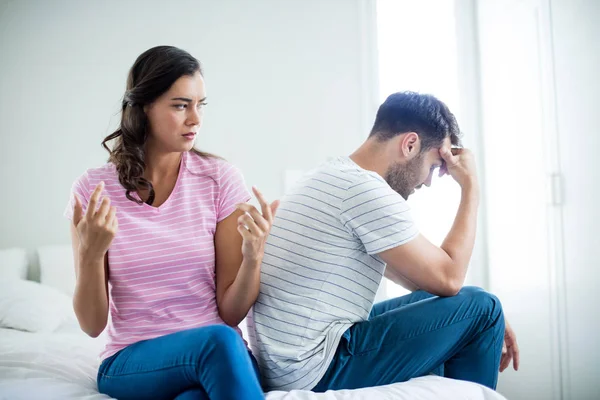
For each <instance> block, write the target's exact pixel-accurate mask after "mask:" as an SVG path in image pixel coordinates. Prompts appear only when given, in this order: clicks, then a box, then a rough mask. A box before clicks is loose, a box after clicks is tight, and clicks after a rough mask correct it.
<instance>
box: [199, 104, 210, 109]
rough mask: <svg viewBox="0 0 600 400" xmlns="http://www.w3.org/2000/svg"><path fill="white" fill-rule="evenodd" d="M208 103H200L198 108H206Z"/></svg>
mask: <svg viewBox="0 0 600 400" xmlns="http://www.w3.org/2000/svg"><path fill="white" fill-rule="evenodd" d="M207 104H208V103H198V109H200V108H204V106H205V105H207Z"/></svg>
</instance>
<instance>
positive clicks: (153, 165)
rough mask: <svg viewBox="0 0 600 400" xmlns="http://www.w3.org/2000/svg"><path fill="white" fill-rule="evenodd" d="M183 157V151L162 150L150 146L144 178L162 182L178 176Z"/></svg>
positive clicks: (147, 152)
mask: <svg viewBox="0 0 600 400" xmlns="http://www.w3.org/2000/svg"><path fill="white" fill-rule="evenodd" d="M181 157H182V153H179V152H168V153H167V152H160V151H155V150H152V149H151V148H150V147H148V148H147V150H146V168H145V170H144V178H146V179H148V180H149V181H150V182H162V181H165V180H168V179H169V178H173V177H174V176H177V174H178V173H179V165H180V163H181Z"/></svg>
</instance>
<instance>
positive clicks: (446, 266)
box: [249, 92, 519, 392]
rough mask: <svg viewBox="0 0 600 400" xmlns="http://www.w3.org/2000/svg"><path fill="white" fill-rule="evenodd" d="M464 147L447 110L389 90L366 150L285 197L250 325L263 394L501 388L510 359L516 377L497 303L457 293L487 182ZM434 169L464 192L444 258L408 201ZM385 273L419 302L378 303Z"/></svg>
mask: <svg viewBox="0 0 600 400" xmlns="http://www.w3.org/2000/svg"><path fill="white" fill-rule="evenodd" d="M458 145H459V128H458V125H457V123H456V119H455V118H454V115H452V113H451V112H450V111H449V110H448V107H447V106H446V105H445V104H444V103H442V102H441V101H439V100H438V99H436V98H435V97H433V96H430V95H422V94H417V93H412V92H405V93H395V94H392V95H391V96H389V97H388V98H387V100H386V101H385V102H384V103H383V104H382V105H381V107H380V108H379V110H378V112H377V117H376V120H375V124H374V126H373V129H372V131H371V134H370V136H369V138H368V139H367V140H366V142H365V143H364V144H363V145H362V146H361V147H360V148H358V150H356V151H355V152H354V153H353V154H352V155H351V156H350V157H340V158H337V159H334V160H332V161H329V162H327V163H325V164H323V165H321V166H320V167H319V168H317V169H315V170H314V171H312V172H310V173H309V174H307V175H306V176H305V177H304V178H303V179H302V180H301V181H300V182H299V183H298V184H297V185H296V186H295V187H294V188H293V189H292V190H291V191H290V192H289V193H287V194H286V195H285V196H284V197H283V199H282V201H281V204H280V207H279V209H278V214H277V217H276V219H275V221H274V224H273V228H272V230H271V233H270V235H269V238H268V240H267V244H266V246H265V255H264V259H263V263H262V267H261V288H260V295H259V297H258V300H257V302H256V304H255V305H254V309H253V314H252V316H251V317H250V318H249V331H250V341H251V345H252V348H253V352H254V354H255V355H256V356H257V358H258V361H259V365H260V369H261V375H262V378H263V385H264V386H265V388H266V389H267V390H292V389H312V390H314V391H317V392H322V391H326V390H329V389H354V388H360V387H367V386H376V385H384V384H389V383H394V382H402V381H406V380H408V379H410V378H413V377H417V376H422V375H426V374H430V373H436V374H441V375H443V376H446V377H450V378H455V379H462V380H468V381H472V382H477V383H480V384H483V385H486V386H488V387H490V388H495V387H496V383H497V379H498V369H499V367H500V368H501V369H504V368H506V367H507V366H508V364H509V363H510V361H511V359H512V358H513V356H514V364H513V365H514V368H515V369H517V368H518V355H519V353H518V348H517V345H516V339H515V337H514V333H512V330H511V329H510V327H509V326H508V325H506V333H505V321H504V317H503V314H502V308H501V304H500V302H499V301H498V299H497V298H496V297H494V296H493V295H491V294H489V293H487V292H485V291H483V290H482V289H479V288H474V287H464V288H463V287H462V286H463V283H464V279H465V275H466V273H467V266H468V263H469V259H470V257H471V253H472V251H473V244H474V241H475V230H476V220H477V208H478V205H479V185H478V180H477V174H476V171H475V163H474V160H473V155H472V153H471V152H470V151H469V150H467V149H459V148H452V147H453V146H458ZM438 168H439V175H440V176H442V175H444V174H449V175H451V176H452V178H454V180H455V181H456V182H457V183H458V184H459V185H460V187H461V189H462V197H461V202H460V206H459V208H458V212H457V215H456V218H455V221H454V225H453V226H452V229H451V230H450V232H449V233H448V236H447V237H446V239H445V240H444V243H443V244H442V246H441V247H437V246H435V245H433V244H432V243H430V242H429V241H428V240H427V239H426V238H424V237H423V236H422V235H420V234H419V232H418V230H417V227H416V226H415V223H414V222H413V219H412V217H411V215H410V210H409V207H408V204H407V203H406V199H407V198H408V196H409V195H410V194H412V193H413V192H414V191H415V189H419V188H421V186H422V185H425V186H429V185H430V184H431V180H432V176H433V174H434V173H435V171H436V170H437V169H438ZM440 201H443V199H440ZM384 273H385V276H386V277H388V278H390V279H392V280H393V281H395V282H397V283H399V284H401V285H403V286H404V287H406V288H408V289H410V290H412V291H414V292H413V293H412V294H409V295H407V296H404V297H400V298H397V299H392V300H388V301H385V302H382V303H379V304H376V305H374V306H373V300H374V297H375V293H376V292H377V288H378V286H379V284H380V282H381V278H382V276H383V275H384ZM505 338H506V346H507V347H506V348H505V350H504V351H503V342H504V339H505Z"/></svg>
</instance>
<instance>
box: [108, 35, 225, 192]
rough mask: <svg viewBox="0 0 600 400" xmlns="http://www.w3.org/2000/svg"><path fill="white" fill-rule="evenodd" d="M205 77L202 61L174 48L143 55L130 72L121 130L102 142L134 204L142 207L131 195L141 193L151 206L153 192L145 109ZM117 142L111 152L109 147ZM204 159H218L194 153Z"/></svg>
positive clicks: (169, 47) (160, 48)
mask: <svg viewBox="0 0 600 400" xmlns="http://www.w3.org/2000/svg"><path fill="white" fill-rule="evenodd" d="M196 72H200V74H202V67H201V65H200V61H198V60H197V59H196V58H194V57H193V56H192V55H191V54H189V53H188V52H187V51H184V50H181V49H178V48H177V47H173V46H157V47H153V48H151V49H149V50H146V51H145V52H144V53H142V54H141V55H140V56H139V57H138V58H137V60H135V63H133V66H132V67H131V69H130V70H129V75H128V77H127V87H126V90H125V95H124V96H123V102H122V106H121V107H122V108H121V123H120V124H119V128H118V129H117V130H116V131H114V132H113V133H111V134H110V135H108V136H107V137H106V138H104V140H103V141H102V146H103V147H104V148H105V149H106V151H108V153H109V154H110V155H109V157H108V161H109V162H112V163H113V164H114V165H115V166H116V168H117V173H118V175H119V182H120V183H121V185H123V187H124V188H125V190H126V192H125V195H126V196H127V198H128V199H129V200H131V201H134V202H136V203H138V204H142V203H143V201H142V200H139V199H136V198H135V197H133V196H132V195H131V194H132V192H134V193H135V192H138V191H140V190H147V191H148V193H149V197H148V202H149V203H150V204H152V199H154V188H153V186H152V182H150V181H149V180H147V179H146V178H144V170H145V169H146V151H145V150H146V141H147V139H148V131H147V127H148V118H147V117H146V113H145V112H144V106H146V105H148V104H151V103H152V102H154V101H155V100H156V99H157V98H158V97H160V96H161V95H162V94H163V93H165V92H166V91H167V90H169V88H170V87H171V85H173V83H174V82H175V81H176V80H177V79H179V78H181V77H182V76H193V75H194V74H195V73H196ZM113 140H114V144H113V146H112V149H111V148H109V147H108V145H107V143H108V142H110V141H113ZM191 151H192V152H193V153H195V154H197V155H199V156H201V157H215V156H214V155H212V154H209V153H205V152H202V151H199V150H197V149H192V150H191Z"/></svg>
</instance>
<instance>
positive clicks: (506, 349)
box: [500, 320, 519, 372]
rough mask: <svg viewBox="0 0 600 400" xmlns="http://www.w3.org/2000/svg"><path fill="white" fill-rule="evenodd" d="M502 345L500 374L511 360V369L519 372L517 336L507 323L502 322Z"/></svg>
mask: <svg viewBox="0 0 600 400" xmlns="http://www.w3.org/2000/svg"><path fill="white" fill-rule="evenodd" d="M504 324H505V328H504V345H503V346H502V358H501V359H500V372H503V371H504V370H505V369H506V368H508V366H509V365H510V361H511V360H513V368H514V369H515V371H518V370H519V345H518V344H517V336H516V335H515V332H514V331H513V330H512V327H511V326H510V325H509V323H508V321H506V320H505V322H504Z"/></svg>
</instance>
